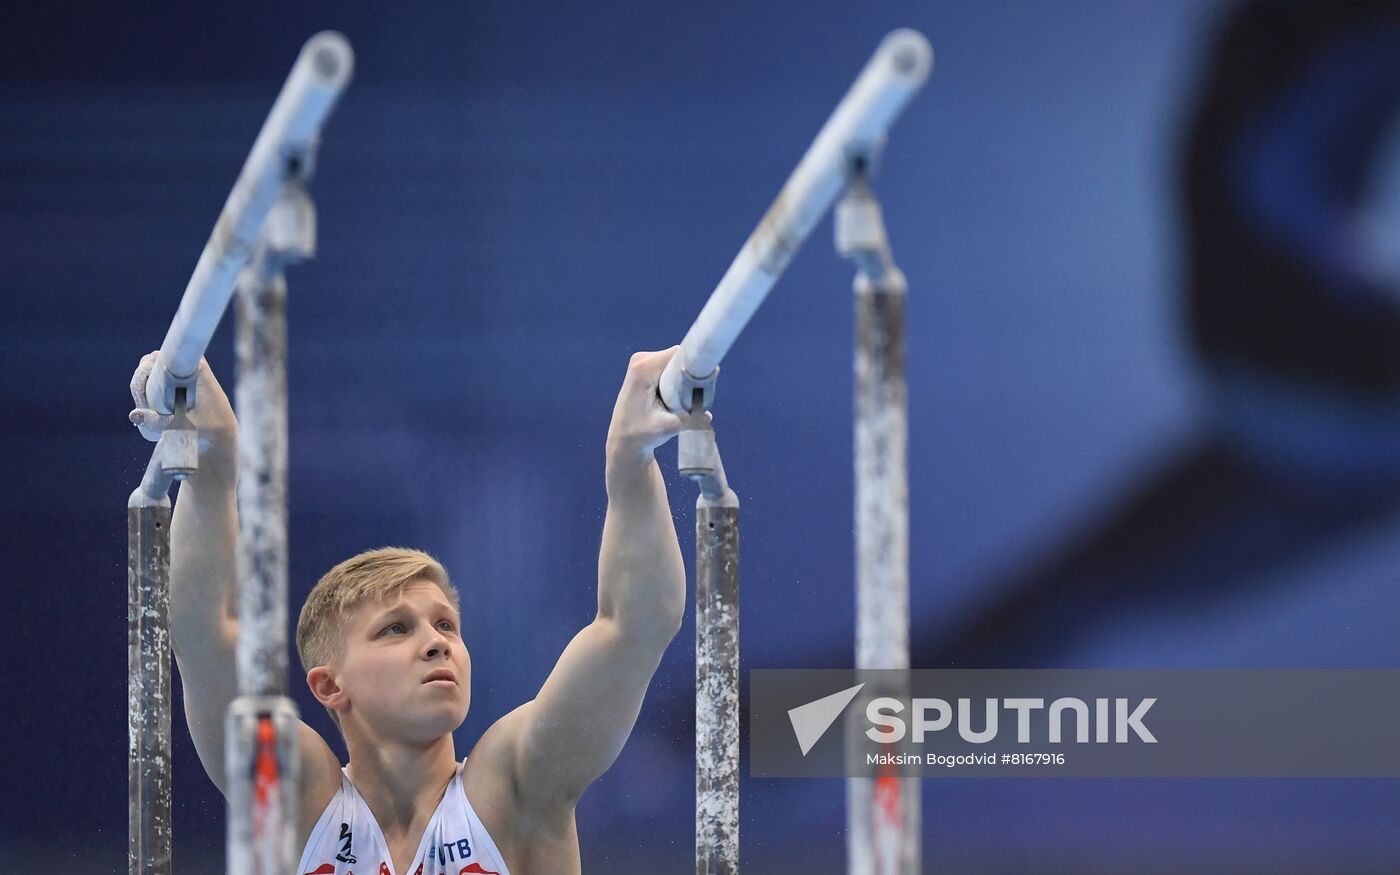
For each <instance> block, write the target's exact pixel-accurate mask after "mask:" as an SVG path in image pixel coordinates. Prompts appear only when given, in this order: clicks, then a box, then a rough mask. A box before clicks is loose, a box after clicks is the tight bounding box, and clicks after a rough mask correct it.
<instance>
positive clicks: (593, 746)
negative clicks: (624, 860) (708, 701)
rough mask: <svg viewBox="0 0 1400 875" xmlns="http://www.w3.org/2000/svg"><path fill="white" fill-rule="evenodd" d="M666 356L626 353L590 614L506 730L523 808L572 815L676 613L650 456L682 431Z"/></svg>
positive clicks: (662, 488) (606, 759)
mask: <svg viewBox="0 0 1400 875" xmlns="http://www.w3.org/2000/svg"><path fill="white" fill-rule="evenodd" d="M674 354H675V349H670V350H664V351H662V352H644V353H637V354H636V355H634V356H633V357H632V361H631V363H630V364H629V365H628V368H627V377H626V379H625V380H624V381H623V384H622V390H621V392H620V393H619V394H618V398H617V403H616V405H615V406H614V408H613V418H612V425H611V426H610V428H609V430H608V441H607V468H606V482H607V490H608V512H607V517H606V520H605V521H604V523H603V545H602V549H601V551H600V553H599V557H598V614H597V616H596V617H595V618H594V620H593V622H591V623H589V624H588V626H586V627H585V628H584V629H583V630H582V631H580V632H579V633H578V634H577V635H576V636H574V639H573V640H572V641H571V642H569V645H568V647H566V648H565V649H564V653H563V655H562V656H560V658H559V662H558V664H557V665H556V666H555V667H554V671H553V672H551V673H550V675H549V678H548V679H547V680H546V681H545V683H544V686H543V687H542V688H541V689H540V692H539V695H538V696H536V697H535V699H534V701H532V702H530V703H528V704H526V705H525V706H523V707H522V708H519V709H517V710H516V711H514V712H512V714H510V715H508V716H507V717H506V718H505V719H504V720H503V723H506V722H509V723H510V724H513V726H510V727H509V728H512V729H513V730H514V731H513V732H511V733H510V735H511V736H513V738H514V740H515V744H514V745H513V753H514V765H515V768H514V771H515V775H516V777H517V781H516V786H517V787H518V788H519V793H520V796H521V802H522V804H524V805H526V806H527V807H529V806H532V805H538V806H543V807H549V806H557V805H572V803H573V802H574V801H576V800H577V799H578V797H579V796H580V795H581V794H582V793H583V791H584V789H585V788H586V787H587V786H588V785H589V784H590V783H591V782H592V781H593V780H594V779H596V778H597V777H598V776H599V775H601V774H602V773H603V772H604V771H606V770H607V768H608V767H609V766H610V765H612V763H613V761H614V760H616V759H617V756H618V754H619V753H620V752H621V751H622V746H623V745H624V744H625V743H626V741H627V737H628V735H630V734H631V732H632V726H633V725H634V724H635V723H636V720H637V714H638V713H639V712H640V710H641V706H642V699H643V697H644V696H645V695H646V689H647V685H648V684H649V683H650V682H651V678H652V675H653V674H655V672H656V667H657V665H658V664H659V663H660V661H661V656H662V654H663V653H664V651H665V649H666V646H667V645H668V644H669V643H670V642H671V640H672V639H673V638H675V636H676V632H677V631H679V629H680V625H681V620H682V619H683V617H684V615H685V606H686V589H685V565H684V562H683V561H682V559H681V552H680V545H679V544H678V543H677V541H676V529H675V525H674V523H673V522H672V520H671V510H670V506H669V505H668V504H667V501H666V485H665V483H664V482H663V480H662V478H661V471H660V469H659V468H658V467H657V464H656V460H655V459H654V458H653V455H652V453H653V450H655V448H656V447H657V446H659V445H660V444H662V443H664V442H665V441H666V440H668V439H669V438H671V437H672V436H673V435H675V434H676V432H677V431H679V429H680V426H681V424H682V419H681V418H680V417H677V416H675V415H674V414H672V413H670V412H669V411H667V410H666V409H665V408H664V407H663V406H662V405H661V403H660V401H659V399H658V398H657V394H656V387H657V382H658V381H659V380H660V377H661V371H662V369H663V368H665V366H666V362H668V361H670V359H671V356H672V355H674Z"/></svg>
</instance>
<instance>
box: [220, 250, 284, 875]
mask: <svg viewBox="0 0 1400 875" xmlns="http://www.w3.org/2000/svg"><path fill="white" fill-rule="evenodd" d="M269 248H270V247H265V248H263V249H262V250H261V251H260V252H259V253H258V255H257V257H256V258H255V259H254V261H253V263H252V264H250V265H249V266H248V267H247V268H246V269H245V270H244V272H243V274H242V275H241V276H240V278H239V283H238V295H237V304H236V309H237V316H238V325H237V340H236V342H235V346H236V350H237V374H238V378H237V386H236V389H235V403H236V405H237V408H238V419H239V433H240V439H239V444H238V447H239V471H240V476H239V481H238V508H239V523H240V538H239V550H238V587H239V610H238V616H239V628H238V693H239V696H238V698H237V699H236V700H234V702H233V703H232V704H231V705H230V706H229V712H228V722H227V730H226V733H225V739H226V745H225V757H226V765H227V773H228V776H229V831H228V847H227V853H228V870H229V872H231V873H235V875H282V873H285V872H290V871H292V867H294V866H295V865H296V857H295V848H294V842H295V840H296V815H297V771H296V770H297V766H298V758H297V747H296V744H297V734H296V728H297V712H296V706H295V705H293V704H292V701H291V700H290V699H289V698H287V695H286V693H287V565H288V562H287V370H286V364H287V284H286V281H285V279H284V278H283V276H282V271H281V261H280V259H279V258H278V256H277V255H276V254H275V251H269Z"/></svg>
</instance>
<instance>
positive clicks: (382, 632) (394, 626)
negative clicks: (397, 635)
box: [379, 623, 404, 637]
mask: <svg viewBox="0 0 1400 875" xmlns="http://www.w3.org/2000/svg"><path fill="white" fill-rule="evenodd" d="M394 630H398V631H399V632H403V630H404V628H403V623H390V624H389V625H387V626H385V627H384V628H383V629H380V630H379V634H380V636H381V637H382V636H384V635H387V634H389V633H390V632H393V631H394Z"/></svg>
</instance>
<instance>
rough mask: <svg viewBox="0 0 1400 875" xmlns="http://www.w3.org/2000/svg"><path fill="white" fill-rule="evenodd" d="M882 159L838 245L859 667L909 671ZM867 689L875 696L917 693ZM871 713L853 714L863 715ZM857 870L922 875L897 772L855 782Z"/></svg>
mask: <svg viewBox="0 0 1400 875" xmlns="http://www.w3.org/2000/svg"><path fill="white" fill-rule="evenodd" d="M873 157H874V156H873V155H860V156H852V178H851V183H850V187H849V189H848V190H847V194H846V195H845V197H844V198H843V199H842V201H841V203H840V204H839V205H838V206H837V209H836V245H837V249H838V250H839V251H840V252H841V254H842V255H845V256H847V257H849V258H851V259H853V260H854V261H855V262H856V267H857V274H856V279H855V301H856V326H857V327H856V353H855V393H856V395H855V475H856V488H855V492H856V508H855V517H856V668H857V669H907V668H908V667H909V479H908V433H909V410H908V398H907V392H906V387H905V381H904V302H905V298H906V293H907V284H906V283H905V280H904V275H903V274H902V273H900V271H899V268H897V267H895V265H894V262H893V260H892V258H891V256H890V249H889V243H888V240H887V238H886V237H885V230H884V223H883V220H882V219H881V216H880V205H879V202H878V201H876V200H875V197H874V195H873V194H872V193H871V191H870V187H869V184H868V175H869V170H870V165H871V162H872V161H873ZM877 687H878V685H876V684H873V683H867V685H866V687H865V689H863V690H862V691H861V692H862V697H861V698H860V699H859V700H858V701H859V702H864V701H868V699H869V698H870V697H873V696H889V695H893V696H896V697H899V698H905V697H906V695H907V690H903V689H890V688H883V689H881V688H877ZM864 713H865V709H864V707H859V708H852V709H850V711H849V712H848V714H849V715H857V716H858V715H863V714H864ZM846 788H847V806H846V821H847V831H846V841H847V860H848V869H847V871H848V872H850V873H852V875H916V873H918V872H919V871H920V856H921V854H920V850H921V848H920V834H919V829H920V813H919V801H920V797H919V782H918V780H917V779H908V778H900V777H899V776H898V775H897V774H895V773H894V772H893V771H891V772H890V773H887V774H878V775H876V776H875V777H874V778H863V777H862V778H848V779H847V782H846Z"/></svg>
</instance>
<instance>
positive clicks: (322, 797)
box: [297, 723, 341, 848]
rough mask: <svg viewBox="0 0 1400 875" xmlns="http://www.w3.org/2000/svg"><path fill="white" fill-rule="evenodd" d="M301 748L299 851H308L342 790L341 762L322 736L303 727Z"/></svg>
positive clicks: (298, 821) (300, 728)
mask: <svg viewBox="0 0 1400 875" xmlns="http://www.w3.org/2000/svg"><path fill="white" fill-rule="evenodd" d="M298 728H299V730H300V734H299V735H298V736H297V741H298V742H299V743H300V747H301V794H300V795H301V810H300V811H299V812H298V818H297V827H298V833H297V835H298V839H299V842H298V847H299V848H300V847H305V846H306V841H307V839H309V838H310V837H311V830H313V829H315V828H316V821H318V820H320V819H321V814H322V812H324V811H325V810H326V806H327V805H329V804H330V801H331V799H333V798H334V797H335V794H336V791H337V790H339V789H340V784H341V772H340V759H339V758H338V757H336V755H335V752H334V751H332V750H331V748H330V745H328V744H326V740H325V739H324V738H322V737H321V735H320V733H318V732H317V731H316V730H314V729H312V728H311V727H310V726H307V725H306V724H305V723H301V724H299V727H298Z"/></svg>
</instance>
